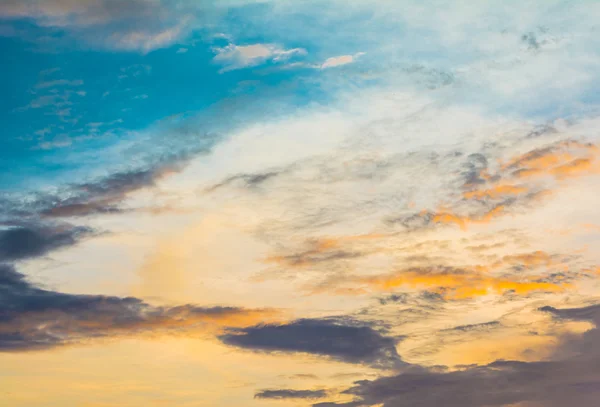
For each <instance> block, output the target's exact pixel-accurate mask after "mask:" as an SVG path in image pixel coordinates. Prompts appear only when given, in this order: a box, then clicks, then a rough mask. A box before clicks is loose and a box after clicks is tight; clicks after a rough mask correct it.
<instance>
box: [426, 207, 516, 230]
mask: <svg viewBox="0 0 600 407" xmlns="http://www.w3.org/2000/svg"><path fill="white" fill-rule="evenodd" d="M503 212H504V206H503V205H498V206H496V207H495V208H493V209H490V210H489V211H488V212H486V213H484V214H483V215H480V216H478V217H473V216H461V215H456V214H454V213H451V212H440V213H436V214H435V215H433V218H432V221H433V223H442V224H456V225H458V226H459V227H460V228H461V229H462V230H467V226H468V225H469V224H484V223H489V222H490V221H491V220H492V219H494V218H495V217H498V216H500V215H501V214H502V213H503Z"/></svg>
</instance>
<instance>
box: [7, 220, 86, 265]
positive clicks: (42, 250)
mask: <svg viewBox="0 0 600 407" xmlns="http://www.w3.org/2000/svg"><path fill="white" fill-rule="evenodd" d="M91 232H92V230H91V229H90V228H87V227H84V226H71V225H68V224H52V225H26V226H14V227H9V228H8V229H5V230H0V262H5V261H16V260H25V259H29V258H33V257H38V256H43V255H45V254H47V253H48V252H50V251H52V250H56V249H60V248H64V247H69V246H72V245H74V244H76V243H77V242H78V241H79V240H81V239H82V238H84V237H85V236H88V235H90V234H91Z"/></svg>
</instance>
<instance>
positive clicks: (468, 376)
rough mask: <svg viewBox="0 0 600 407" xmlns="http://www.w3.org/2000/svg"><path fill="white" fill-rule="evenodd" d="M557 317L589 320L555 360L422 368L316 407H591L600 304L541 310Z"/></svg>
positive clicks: (365, 384) (359, 385)
mask: <svg viewBox="0 0 600 407" xmlns="http://www.w3.org/2000/svg"><path fill="white" fill-rule="evenodd" d="M540 311H544V312H549V313H551V314H553V315H554V316H555V317H556V318H559V319H565V320H583V321H590V322H593V323H594V324H595V325H596V327H595V328H594V329H592V330H590V331H588V332H586V333H584V334H583V336H582V337H573V336H567V337H565V338H563V341H562V344H561V346H560V347H559V348H558V349H557V350H556V351H555V353H554V355H553V358H552V359H551V360H549V361H541V362H516V361H501V360H500V361H496V362H493V363H490V364H488V365H484V366H463V367H462V368H461V369H458V370H455V371H450V372H440V371H437V372H436V371H435V370H433V369H431V370H421V371H417V372H410V371H408V372H405V373H403V374H400V375H397V376H390V377H382V378H379V379H375V380H362V381H358V382H356V383H355V385H354V386H353V387H351V388H349V389H347V390H345V391H344V392H343V393H344V394H348V395H353V396H355V401H352V402H349V403H328V402H326V403H317V404H314V406H315V407H317V406H318V407H329V406H348V407H349V406H356V407H358V406H375V405H381V406H382V407H403V406H407V407H408V406H411V407H413V406H415V407H416V406H418V407H430V406H431V407H433V406H439V405H444V406H448V407H455V406H456V407H459V406H460V407H492V406H507V405H517V404H518V403H541V405H543V406H545V407H560V406H564V405H566V404H573V405H576V406H581V407H592V406H595V405H596V404H597V400H598V397H600V378H599V377H598V363H600V347H599V344H600V340H599V339H600V330H599V329H598V324H599V323H600V306H599V305H593V306H588V307H584V308H573V309H556V308H554V307H548V306H547V307H543V308H541V309H540Z"/></svg>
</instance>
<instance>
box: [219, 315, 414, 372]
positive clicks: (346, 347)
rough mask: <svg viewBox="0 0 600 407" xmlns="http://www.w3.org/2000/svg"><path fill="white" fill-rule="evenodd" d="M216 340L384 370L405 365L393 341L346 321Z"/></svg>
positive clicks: (269, 328)
mask: <svg viewBox="0 0 600 407" xmlns="http://www.w3.org/2000/svg"><path fill="white" fill-rule="evenodd" d="M219 338H220V339H221V341H222V342H223V343H225V344H227V345H231V346H237V347H240V348H245V349H250V350H255V351H265V352H283V353H285V352H300V353H309V354H314V355H320V356H328V357H330V358H333V359H335V360H339V361H342V362H347V363H359V364H367V365H370V366H373V367H378V368H387V369H389V368H398V367H400V366H403V365H404V363H403V362H402V361H401V360H400V357H399V356H398V353H397V352H396V348H395V342H396V340H395V339H394V338H391V337H387V336H384V335H382V334H381V333H379V332H378V331H376V330H375V329H373V328H372V327H370V326H368V325H366V324H364V323H358V322H356V321H352V320H348V319H300V320H297V321H293V322H291V323H288V324H282V325H258V326H254V327H249V328H242V329H237V330H231V331H230V332H229V333H226V334H224V335H222V336H220V337H219Z"/></svg>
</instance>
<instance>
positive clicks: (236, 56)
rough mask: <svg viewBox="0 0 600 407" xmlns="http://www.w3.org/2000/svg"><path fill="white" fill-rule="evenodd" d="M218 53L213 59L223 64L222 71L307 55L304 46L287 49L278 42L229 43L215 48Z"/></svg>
mask: <svg viewBox="0 0 600 407" xmlns="http://www.w3.org/2000/svg"><path fill="white" fill-rule="evenodd" d="M215 52H216V53H217V55H216V56H215V57H214V58H213V61H215V62H216V63H219V64H221V65H223V66H224V67H223V69H221V72H226V71H232V70H235V69H241V68H246V67H250V66H256V65H260V64H262V63H265V62H266V61H273V62H284V61H287V60H289V59H290V58H292V57H294V56H302V55H306V54H307V52H306V50H305V49H303V48H292V49H285V48H282V47H281V46H279V45H276V44H250V45H236V44H229V45H227V46H226V47H222V48H215Z"/></svg>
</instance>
